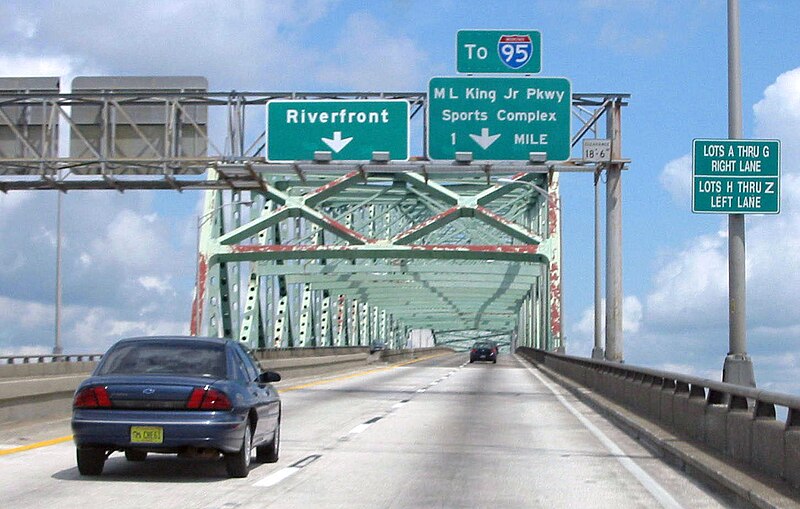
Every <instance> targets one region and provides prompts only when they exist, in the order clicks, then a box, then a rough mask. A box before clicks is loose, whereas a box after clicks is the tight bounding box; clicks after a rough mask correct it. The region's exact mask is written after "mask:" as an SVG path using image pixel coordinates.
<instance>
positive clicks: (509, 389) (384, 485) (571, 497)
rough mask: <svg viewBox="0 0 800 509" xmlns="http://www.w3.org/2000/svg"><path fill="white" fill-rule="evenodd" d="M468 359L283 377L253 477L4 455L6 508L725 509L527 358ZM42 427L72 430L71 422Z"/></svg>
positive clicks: (179, 465) (49, 452)
mask: <svg viewBox="0 0 800 509" xmlns="http://www.w3.org/2000/svg"><path fill="white" fill-rule="evenodd" d="M467 360H468V359H467V357H466V356H465V355H463V354H455V355H445V356H440V357H437V358H435V359H431V360H427V361H422V362H418V363H415V364H409V365H405V366H400V367H387V368H379V369H377V370H376V369H372V370H370V371H368V372H367V373H366V374H363V375H361V376H357V377H353V376H352V375H348V376H347V377H340V378H339V379H338V380H334V381H329V382H326V383H318V384H312V385H308V384H304V385H305V386H304V387H303V388H295V387H291V386H286V385H284V386H283V387H282V392H283V394H282V398H283V403H284V411H285V418H284V428H283V443H282V445H283V450H282V453H281V460H280V461H279V462H278V463H276V464H274V465H268V464H264V465H256V466H255V467H254V468H253V469H252V470H251V472H250V476H249V477H248V478H246V479H228V478H226V476H225V469H224V466H223V464H222V462H219V461H215V462H211V461H200V460H176V459H174V458H166V457H164V458H159V457H153V458H151V459H148V460H147V461H146V462H144V463H129V462H127V461H126V460H125V459H124V457H123V456H122V455H120V454H118V453H115V454H114V455H112V457H111V458H110V459H109V460H108V462H107V464H106V469H105V471H104V473H103V475H102V477H100V478H98V479H96V480H92V479H89V478H83V477H81V476H79V474H78V473H77V469H76V467H75V460H74V448H73V446H72V444H71V443H70V442H68V441H67V442H63V443H59V444H56V445H52V446H48V447H42V448H38V449H33V450H29V451H24V452H18V453H14V454H6V455H2V456H0V467H1V468H0V506H3V507H15V508H24V507H45V506H55V505H59V506H63V507H78V506H80V507H83V508H86V509H89V508H92V507H110V506H114V507H156V506H161V507H170V506H174V507H177V506H178V505H180V506H181V507H234V506H235V507H282V508H291V507H298V508H299V507H312V506H313V507H490V506H491V507H548V508H551V507H657V506H659V505H663V506H665V507H681V506H683V507H720V506H721V504H720V502H719V501H718V500H715V499H714V497H713V496H711V495H710V494H709V493H708V492H707V491H706V490H704V489H703V488H700V487H698V486H696V485H695V483H693V482H692V481H691V480H689V479H688V478H686V477H685V476H684V475H683V474H682V473H679V472H677V471H675V470H674V469H672V468H671V467H669V466H667V465H665V464H664V463H662V462H661V461H660V460H658V459H657V458H655V457H654V456H653V455H652V454H651V453H650V452H648V451H647V450H646V449H644V448H643V447H642V446H641V445H639V444H638V443H637V442H635V441H633V440H631V439H630V438H629V437H628V436H627V435H625V434H623V433H622V432H621V431H619V430H618V429H616V428H614V427H613V426H612V425H610V424H609V423H608V422H607V421H605V420H604V419H603V418H602V417H600V416H599V415H597V414H596V413H594V412H593V411H592V410H590V409H589V408H587V407H585V406H584V405H582V404H581V403H579V402H578V401H576V400H575V399H574V398H573V397H572V396H571V395H570V394H569V393H567V392H566V391H564V390H563V389H561V388H560V387H558V386H556V385H554V384H552V383H551V382H547V381H546V379H544V378H543V377H542V375H541V374H540V373H539V372H538V371H537V370H536V369H535V368H531V367H529V365H527V363H523V362H521V361H520V360H518V359H517V358H514V357H511V356H509V355H501V356H500V359H499V361H498V363H497V364H496V365H494V364H483V363H475V364H469V363H468V362H467ZM376 418H378V419H377V420H376ZM38 433H39V434H40V436H41V435H43V434H49V435H50V438H53V437H58V436H63V435H67V434H68V433H69V430H68V426H67V423H66V421H62V422H59V423H54V424H51V425H49V426H48V429H45V428H42V427H40V428H39V430H38ZM3 435H4V437H3V439H4V440H5V441H9V440H11V439H12V437H11V436H10V435H9V433H7V432H6V433H3ZM14 445H15V444H14V443H6V444H2V445H0V447H6V448H8V447H11V446H14ZM123 492H124V495H123Z"/></svg>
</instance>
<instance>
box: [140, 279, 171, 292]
mask: <svg viewBox="0 0 800 509" xmlns="http://www.w3.org/2000/svg"><path fill="white" fill-rule="evenodd" d="M139 284H140V285H142V287H143V288H144V289H145V290H153V291H155V292H156V293H158V294H159V295H167V294H171V295H175V290H174V289H173V288H172V285H171V284H170V283H169V278H168V277H166V278H159V277H156V276H142V277H140V278H139Z"/></svg>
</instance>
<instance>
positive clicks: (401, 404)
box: [392, 403, 405, 410]
mask: <svg viewBox="0 0 800 509" xmlns="http://www.w3.org/2000/svg"><path fill="white" fill-rule="evenodd" d="M403 405H405V403H395V404H394V405H392V409H393V410H397V409H398V408H400V407H401V406H403Z"/></svg>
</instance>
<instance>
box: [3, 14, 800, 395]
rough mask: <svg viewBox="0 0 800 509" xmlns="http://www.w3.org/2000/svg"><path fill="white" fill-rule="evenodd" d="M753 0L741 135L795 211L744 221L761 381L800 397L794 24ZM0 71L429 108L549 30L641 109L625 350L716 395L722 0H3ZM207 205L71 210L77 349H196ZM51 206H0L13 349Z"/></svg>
mask: <svg viewBox="0 0 800 509" xmlns="http://www.w3.org/2000/svg"><path fill="white" fill-rule="evenodd" d="M797 7H798V5H797V2H796V1H789V0H784V1H780V0H775V1H759V0H742V2H741V35H742V40H741V45H742V71H743V75H742V80H743V87H742V92H743V105H744V110H743V118H744V133H745V136H746V137H753V138H756V137H762V138H778V139H780V140H781V142H782V144H783V145H782V147H783V169H782V172H783V181H782V194H783V196H782V212H781V214H780V215H779V216H751V217H748V219H747V246H748V262H747V263H748V281H747V284H748V347H749V348H748V350H749V351H750V353H751V354H752V356H753V358H754V363H755V369H756V378H757V382H758V383H759V385H761V386H762V387H767V388H770V389H774V390H785V391H791V392H794V393H800V382H795V381H794V380H795V379H798V376H797V375H798V373H800V340H798V338H799V337H800V306H798V305H797V304H798V301H799V300H800V297H798V292H797V288H800V271H798V270H797V268H798V260H800V257H798V255H797V254H796V253H797V252H798V249H797V248H798V247H799V246H797V244H799V243H800V242H798V240H796V239H798V238H800V235H798V234H800V182H798V180H799V178H800V177H798V175H799V174H800V162H798V157H800V134H798V133H800V52H798V51H797V48H800V30H798V29H797V26H798V25H799V24H800V23H799V22H800V14H798V9H797ZM0 15H2V18H3V19H4V20H5V22H4V23H3V25H2V27H0V48H1V49H0V73H1V74H2V75H5V76H37V75H38V76H61V77H62V83H64V84H68V83H69V82H70V81H71V80H72V78H73V77H74V76H80V75H159V74H185V75H202V76H206V77H207V78H208V80H209V83H210V88H211V89H212V90H215V91H227V90H232V89H236V90H258V91H278V90H280V91H293V90H295V91H348V90H350V91H365V90H368V91H424V90H426V89H427V82H428V80H429V79H430V78H431V77H433V76H452V75H455V36H456V32H457V30H459V29H465V28H498V29H505V28H508V29H538V30H540V31H541V33H542V41H543V57H542V60H543V62H542V72H541V75H542V76H564V77H567V78H569V79H570V80H571V81H572V86H573V91H576V92H624V93H630V94H632V97H631V99H630V105H629V106H628V107H626V108H625V109H624V112H623V123H622V132H623V153H624V155H625V157H627V158H630V159H631V160H632V163H631V165H630V169H629V170H628V171H627V172H626V173H625V174H624V181H623V235H624V255H623V256H624V258H623V260H624V291H625V295H626V302H625V316H626V330H625V352H626V361H627V362H629V363H632V364H642V365H648V366H657V367H662V368H668V369H675V370H678V371H683V372H691V373H695V374H700V375H703V376H708V377H712V378H719V371H720V369H721V366H722V360H723V358H724V356H725V354H726V352H727V345H728V341H727V241H726V238H725V235H726V228H727V226H726V224H727V221H726V216H716V215H696V214H692V213H691V203H690V199H691V197H690V190H691V187H690V179H691V162H690V160H689V154H690V153H691V142H692V139H693V138H697V137H705V138H713V137H725V136H726V134H727V89H726V87H727V68H726V65H727V53H726V2H725V1H724V0H692V1H689V0H674V1H667V0H582V1H556V0H552V1H550V0H542V1H524V2H523V1H502V0H497V1H495V2H491V3H487V2H477V1H463V0H449V1H446V0H426V1H416V0H395V1H388V0H387V1H377V0H376V1H346V0H341V1H336V0H305V1H303V0H296V1H287V0H281V1H274V2H273V1H252V2H211V1H208V2H192V1H172V2H158V1H136V2H133V1H120V2H113V3H109V2H100V1H81V0H76V1H72V2H61V3H55V4H54V3H53V2H49V1H8V2H4V3H3V4H2V5H0ZM561 191H562V201H563V203H564V205H563V206H564V217H563V220H564V228H563V235H564V296H565V310H564V311H565V313H564V315H565V316H564V319H565V325H566V334H567V341H568V348H569V351H570V352H571V353H575V354H579V355H585V354H587V353H588V352H589V351H590V349H591V344H592V332H591V323H592V322H591V306H592V295H593V294H592V277H593V276H592V275H593V268H592V249H593V244H592V242H593V240H592V235H593V227H592V214H593V208H592V199H593V198H592V196H593V194H592V185H591V177H590V176H589V175H575V174H567V175H564V176H563V177H562V180H561ZM199 199H200V195H199V193H183V194H178V193H144V192H139V193H126V194H125V195H120V194H117V193H111V192H108V193H106V192H100V193H77V192H75V193H70V194H69V195H68V196H67V197H66V200H65V213H66V216H65V251H64V267H65V276H64V304H65V312H64V343H65V347H66V349H67V350H68V351H73V352H77V351H82V352H95V351H101V350H103V349H104V348H105V347H106V346H107V345H108V344H109V343H110V342H111V341H113V340H114V339H116V338H118V337H120V336H124V335H130V334H149V333H158V332H184V331H185V330H186V328H187V323H188V316H189V306H190V300H191V292H192V281H193V278H194V239H195V229H194V228H195V227H194V225H195V224H196V223H195V221H196V219H195V217H196V214H197V212H198V202H199ZM54 204H55V197H54V195H53V194H52V193H11V194H8V195H0V239H2V240H1V241H0V354H10V353H37V352H46V351H49V349H50V348H51V345H52V338H53V292H54V244H53V241H54V215H55V205H54Z"/></svg>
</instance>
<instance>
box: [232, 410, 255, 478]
mask: <svg viewBox="0 0 800 509" xmlns="http://www.w3.org/2000/svg"><path fill="white" fill-rule="evenodd" d="M252 443H253V438H252V432H251V431H250V423H247V425H246V426H245V427H244V438H243V439H242V448H241V449H239V451H237V452H233V453H226V454H225V469H226V470H227V471H228V475H229V476H231V477H247V474H248V473H249V471H250V456H251V454H252V452H253V449H252Z"/></svg>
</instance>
